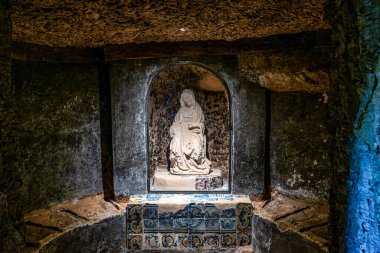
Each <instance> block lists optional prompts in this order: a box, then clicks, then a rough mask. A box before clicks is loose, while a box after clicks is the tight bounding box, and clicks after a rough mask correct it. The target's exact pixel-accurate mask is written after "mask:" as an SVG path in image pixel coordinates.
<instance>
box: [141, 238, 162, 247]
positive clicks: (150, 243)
mask: <svg viewBox="0 0 380 253" xmlns="http://www.w3.org/2000/svg"><path fill="white" fill-rule="evenodd" d="M142 248H143V249H145V250H159V249H160V248H161V235H160V234H144V243H143V247H142Z"/></svg>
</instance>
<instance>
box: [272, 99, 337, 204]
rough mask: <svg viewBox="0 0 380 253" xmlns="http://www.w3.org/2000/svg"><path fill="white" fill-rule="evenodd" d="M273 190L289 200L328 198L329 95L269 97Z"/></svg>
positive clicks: (329, 165) (329, 177)
mask: <svg viewBox="0 0 380 253" xmlns="http://www.w3.org/2000/svg"><path fill="white" fill-rule="evenodd" d="M270 101H271V138H270V161H271V177H272V180H271V181H272V187H274V188H276V189H277V190H279V191H281V192H283V193H285V194H287V195H291V196H298V197H311V198H323V199H326V200H327V198H328V193H329V185H330V180H331V175H330V167H331V162H330V156H329V148H330V145H331V136H330V134H329V131H328V128H327V119H328V95H327V94H310V93H294V92H293V93H272V94H271V98H270Z"/></svg>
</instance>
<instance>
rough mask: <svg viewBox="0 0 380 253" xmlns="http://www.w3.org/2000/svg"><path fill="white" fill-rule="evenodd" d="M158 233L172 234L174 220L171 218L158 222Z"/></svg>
mask: <svg viewBox="0 0 380 253" xmlns="http://www.w3.org/2000/svg"><path fill="white" fill-rule="evenodd" d="M158 231H159V232H160V233H173V232H174V220H173V218H167V219H165V218H163V219H159V220H158Z"/></svg>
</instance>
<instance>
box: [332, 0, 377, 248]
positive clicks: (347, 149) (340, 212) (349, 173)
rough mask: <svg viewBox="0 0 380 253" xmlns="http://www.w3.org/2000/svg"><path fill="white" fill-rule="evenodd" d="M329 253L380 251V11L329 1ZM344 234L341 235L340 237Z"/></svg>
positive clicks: (359, 4)
mask: <svg viewBox="0 0 380 253" xmlns="http://www.w3.org/2000/svg"><path fill="white" fill-rule="evenodd" d="M329 16H330V22H331V24H332V26H333V32H332V52H333V55H332V56H333V62H332V73H331V79H332V87H333V93H332V94H333V98H334V103H333V106H334V108H335V110H334V112H333V115H332V119H334V121H333V122H332V125H333V126H336V128H335V131H334V137H335V143H334V146H333V148H332V150H333V152H332V157H333V171H332V172H333V174H332V178H333V181H332V197H331V201H330V202H331V203H330V204H331V222H332V225H331V231H332V234H334V235H338V236H336V237H335V238H334V241H333V247H332V251H333V252H377V251H378V250H379V248H380V211H379V210H380V188H379V187H380V173H379V172H380V167H379V166H380V154H379V149H380V139H379V138H380V137H379V136H380V119H379V115H380V86H379V80H380V70H379V67H380V61H379V59H380V39H379V38H380V29H379V27H380V6H379V2H378V1H362V0H357V1H354V0H353V1H333V0H332V1H330V13H329ZM344 235H345V236H344Z"/></svg>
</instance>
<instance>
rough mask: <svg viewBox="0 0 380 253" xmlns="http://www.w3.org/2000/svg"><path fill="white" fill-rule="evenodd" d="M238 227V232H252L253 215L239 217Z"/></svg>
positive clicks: (237, 219)
mask: <svg viewBox="0 0 380 253" xmlns="http://www.w3.org/2000/svg"><path fill="white" fill-rule="evenodd" d="M236 221H237V225H236V228H237V230H238V231H246V232H248V231H251V230H252V216H251V215H244V216H238V217H237V218H236Z"/></svg>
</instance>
